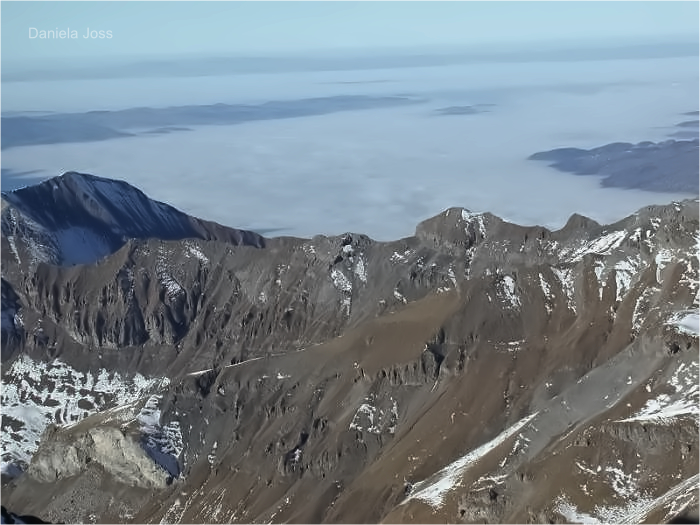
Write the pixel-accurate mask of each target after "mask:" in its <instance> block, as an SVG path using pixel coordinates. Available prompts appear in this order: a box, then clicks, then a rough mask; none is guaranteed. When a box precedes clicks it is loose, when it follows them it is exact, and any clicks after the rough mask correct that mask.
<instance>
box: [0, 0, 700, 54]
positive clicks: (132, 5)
mask: <svg viewBox="0 0 700 525" xmlns="http://www.w3.org/2000/svg"><path fill="white" fill-rule="evenodd" d="M698 6H699V3H698V2H670V1H658V2H646V1H645V2H636V1H633V2H628V1H626V2H591V1H585V2H495V1H488V2H476V1H475V2H437V1H430V2H260V1H259V2H29V1H21V2H17V1H13V2H10V1H3V2H2V4H1V6H0V9H1V15H2V58H3V60H10V61H16V60H21V61H33V60H42V59H47V58H53V57H61V58H65V59H72V58H76V59H77V58H78V57H87V58H90V57H92V58H96V57H109V56H112V57H116V56H142V57H147V56H150V57H152V56H158V55H178V54H183V53H197V54H199V53H206V54H217V55H226V54H239V55H240V54H242V55H246V54H254V53H268V54H276V53H286V52H299V51H309V50H314V51H323V50H328V49H336V48H364V49H367V48H379V47H382V48H386V47H399V48H400V47H408V46H410V47H420V46H470V47H472V46H479V45H480V44H481V45H489V46H492V45H495V44H499V43H504V44H508V43H514V42H535V41H556V40H567V41H582V42H583V41H586V42H591V43H596V42H603V41H606V40H611V39H622V40H624V39H629V40H637V41H658V40H666V41H670V40H679V39H680V40H688V39H691V38H696V39H697V35H698V25H699V22H698V19H699V16H700V12H699V9H698ZM30 27H35V28H37V29H47V30H48V29H56V28H58V29H59V30H60V29H67V28H70V29H77V30H78V32H79V35H80V38H78V39H77V40H39V39H33V40H31V39H29V28H30ZM87 27H89V28H90V29H96V30H111V31H112V34H113V38H112V39H111V40H85V39H83V38H82V35H83V33H85V30H86V28H87Z"/></svg>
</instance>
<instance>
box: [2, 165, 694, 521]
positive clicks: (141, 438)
mask: <svg viewBox="0 0 700 525" xmlns="http://www.w3.org/2000/svg"><path fill="white" fill-rule="evenodd" d="M98 180H99V181H104V180H105V179H98ZM68 183H70V184H73V185H78V186H79V187H81V188H87V190H86V191H85V194H86V195H87V197H84V198H83V199H82V200H81V199H77V200H76V198H75V196H74V192H73V193H71V190H70V187H69V188H68V189H66V195H73V197H71V198H72V199H73V200H71V201H70V202H69V203H68V204H65V203H66V201H67V199H68V197H67V196H66V197H60V196H57V197H56V198H55V201H54V207H55V208H57V209H61V206H63V205H64V204H65V206H66V208H65V209H69V210H72V212H71V214H70V216H69V217H67V218H65V220H64V219H61V221H63V222H60V221H59V220H58V219H56V218H55V217H53V216H51V214H50V213H49V212H47V211H46V210H44V211H43V212H42V213H38V212H37V211H35V208H36V202H39V201H40V199H41V198H44V197H41V196H37V195H38V194H35V193H34V192H35V189H36V188H37V187H32V188H27V189H24V190H18V191H17V192H12V193H11V194H7V195H5V196H4V200H3V210H2V226H3V228H2V345H3V348H2V350H3V351H2V365H3V371H2V381H3V391H2V408H3V415H2V430H3V438H2V462H3V486H2V496H3V505H4V506H5V507H7V508H8V509H10V510H12V511H13V512H14V513H17V514H31V515H35V516H37V517H39V518H41V519H44V520H47V521H54V522H55V521H62V522H76V521H82V522H107V523H109V522H111V523H114V522H134V523H156V522H160V523H178V522H183V523H219V522H244V523H250V522H265V523H268V522H273V523H277V522H306V523H315V522H355V523H359V522H386V523H393V522H420V523H444V522H464V523H470V522H471V523H473V522H488V523H502V522H519V523H542V522H549V523H551V522H557V523H558V522H562V523H563V522H575V523H576V522H578V523H595V522H603V523H608V522H620V523H622V522H630V523H631V522H635V523H640V522H648V523H654V522H661V521H668V520H670V519H672V518H674V517H678V516H691V517H693V516H697V507H698V492H697V491H698V486H699V469H698V460H699V459H700V458H699V456H698V445H699V443H698V413H699V410H698V401H699V388H698V327H697V323H698V314H697V308H698V242H699V240H700V237H699V236H698V201H695V200H688V201H684V202H681V203H673V204H671V205H668V206H653V207H647V208H644V209H641V210H639V212H638V213H636V214H634V215H632V216H630V217H627V218H625V219H623V220H621V221H620V222H618V223H615V224H611V225H599V224H597V223H595V222H594V221H591V220H589V219H587V218H585V217H581V216H577V215H574V216H572V217H571V219H570V220H569V221H568V223H567V224H566V225H565V226H564V227H563V228H562V229H560V230H557V231H549V230H547V229H545V228H542V227H523V226H518V225H515V224H510V223H508V222H505V221H503V220H501V219H499V218H498V217H495V216H493V215H490V214H488V213H485V214H472V213H470V212H468V211H467V210H464V209H462V208H451V209H449V210H446V211H444V212H443V213H441V214H440V215H438V216H436V217H434V218H432V219H429V220H427V221H424V222H422V223H421V224H419V225H418V226H417V228H416V233H415V235H414V236H412V237H409V238H405V239H400V240H397V241H394V242H375V241H373V240H372V239H370V238H368V237H367V236H364V235H361V234H356V233H349V234H346V235H343V236H339V237H323V236H318V237H314V238H312V239H296V238H284V237H282V238H270V239H263V238H262V237H259V236H257V235H255V234H252V233H250V232H241V231H239V230H232V229H231V230H229V229H227V228H225V227H223V226H219V225H213V224H211V223H207V226H206V228H208V229H205V227H204V226H201V227H199V230H198V233H193V232H192V231H190V230H188V229H186V228H180V229H176V228H170V230H168V231H169V232H170V235H169V236H168V237H167V238H163V236H162V235H159V232H162V228H163V224H172V223H173V219H172V217H174V216H176V215H172V214H179V212H177V211H176V210H172V209H170V210H167V212H162V211H159V213H158V214H155V213H147V212H144V211H143V210H153V209H158V210H162V208H161V207H160V206H164V205H160V204H159V203H153V201H150V200H146V201H142V200H138V202H137V204H134V202H135V201H134V200H133V197H132V196H133V195H134V191H137V190H134V189H133V188H131V187H127V186H128V185H125V184H124V183H119V184H118V185H117V186H116V188H115V187H114V186H111V188H112V189H111V192H112V193H109V192H107V193H105V192H104V191H103V190H99V191H100V192H101V193H100V195H102V196H103V197H104V198H100V197H99V196H95V195H96V194H95V193H94V192H97V191H98V190H96V189H95V188H96V187H97V186H96V185H95V184H94V179H93V178H90V176H85V175H79V174H69V176H67V177H66V176H64V178H62V179H54V180H52V181H47V182H46V183H43V184H44V185H46V186H43V187H41V191H43V192H45V191H48V189H50V188H51V186H49V185H51V184H55V185H57V187H58V188H59V190H52V191H61V188H63V187H64V185H66V184H68ZM101 187H102V186H100V188H101ZM20 192H24V194H22V193H20ZM115 192H116V193H118V194H119V195H120V196H122V197H120V198H119V199H115V198H114V194H115ZM139 193H140V192H139ZM42 195H43V194H42ZM125 195H126V197H124V196H125ZM141 195H142V194H141ZM108 198H109V199H111V201H110V202H113V203H121V204H119V205H118V206H117V209H116V210H115V209H113V208H114V206H113V207H112V208H109V209H108V212H109V213H108V215H109V216H110V218H109V219H104V217H105V214H106V213H107V212H105V208H106V207H107V205H106V204H105V202H106V201H107V199H108ZM62 203H63V204H62ZM95 203H96V204H95ZM125 208H126V209H128V210H130V211H129V212H128V214H125V213H122V211H123V210H124V209H125ZM136 209H138V210H140V211H139V212H138V214H137V215H136V216H137V217H139V221H138V222H139V226H140V227H139V231H138V232H134V231H130V230H129V229H128V228H127V227H125V226H123V225H119V224H120V223H121V222H124V221H125V220H126V219H125V217H126V216H127V215H129V214H130V215H134V214H135V213H136V212H135V210H136ZM76 210H77V211H76ZM120 210H122V211H120ZM163 213H164V214H165V216H164V217H163ZM154 215H158V217H159V219H158V220H155V219H154V218H153V217H154ZM95 217H98V218H101V219H100V220H99V221H98V220H96V219H95ZM177 217H180V215H177ZM185 217H186V216H185ZM178 220H180V219H178ZM184 220H185V221H186V223H187V224H198V225H201V224H204V221H200V222H196V221H198V219H192V218H187V219H184ZM57 224H59V225H60V227H59V226H57ZM178 224H183V223H181V222H178ZM67 229H70V231H71V232H75V231H78V232H81V233H80V235H82V236H83V237H81V238H87V237H85V235H86V234H85V233H84V232H86V231H89V232H90V233H89V235H90V237H89V239H88V241H86V244H90V245H91V246H92V245H94V243H93V240H94V238H97V237H101V238H105V239H107V238H108V239H109V242H104V243H103V244H101V245H100V246H103V249H101V250H100V251H94V250H92V251H90V250H84V249H83V250H82V251H80V254H81V257H80V258H79V259H80V261H79V262H80V264H75V263H76V262H78V261H76V260H75V259H76V258H75V257H66V256H65V255H62V256H60V257H58V256H56V255H55V254H56V253H62V254H64V252H68V253H69V254H72V253H75V252H76V243H75V242H73V243H72V244H70V245H69V247H68V248H66V242H65V236H63V237H61V236H57V235H56V234H55V232H56V231H57V230H61V231H66V230H67ZM36 232H41V235H37V234H36ZM115 232H116V233H115ZM203 232H204V233H203ZM71 238H75V236H73V237H71ZM44 246H53V247H54V248H52V249H51V250H46V249H42V247H44ZM56 247H57V248H56Z"/></svg>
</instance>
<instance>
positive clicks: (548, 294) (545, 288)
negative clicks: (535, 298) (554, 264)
mask: <svg viewBox="0 0 700 525" xmlns="http://www.w3.org/2000/svg"><path fill="white" fill-rule="evenodd" d="M539 276H540V287H541V288H542V293H543V294H544V299H545V300H544V308H545V310H547V313H548V314H551V313H552V299H553V298H554V296H553V295H552V289H551V288H550V287H549V283H548V282H547V280H546V279H545V278H544V275H542V274H541V273H540V274H539Z"/></svg>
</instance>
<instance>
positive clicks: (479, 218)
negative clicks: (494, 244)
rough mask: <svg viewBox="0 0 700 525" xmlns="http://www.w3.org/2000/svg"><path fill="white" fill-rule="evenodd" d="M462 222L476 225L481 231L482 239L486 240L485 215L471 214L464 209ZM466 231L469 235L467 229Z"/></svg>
mask: <svg viewBox="0 0 700 525" xmlns="http://www.w3.org/2000/svg"><path fill="white" fill-rule="evenodd" d="M462 220H463V221H464V222H466V223H468V224H476V228H477V230H478V231H479V235H481V238H482V239H484V238H486V227H485V225H484V215H483V213H471V212H469V211H467V210H465V209H462ZM464 231H465V233H466V234H467V235H469V231H468V230H467V229H466V228H465V230H464Z"/></svg>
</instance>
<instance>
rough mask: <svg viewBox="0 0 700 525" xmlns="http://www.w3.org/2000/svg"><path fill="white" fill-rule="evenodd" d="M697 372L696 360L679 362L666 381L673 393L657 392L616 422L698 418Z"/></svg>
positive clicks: (656, 421)
mask: <svg viewBox="0 0 700 525" xmlns="http://www.w3.org/2000/svg"><path fill="white" fill-rule="evenodd" d="M699 372H700V369H699V368H698V362H697V361H691V362H690V363H681V364H680V365H679V366H678V368H677V369H676V370H675V371H674V373H673V375H672V376H671V378H670V379H669V382H668V384H669V385H670V386H672V387H673V388H674V389H675V392H674V393H673V394H659V395H658V396H657V397H655V398H654V399H650V400H648V401H647V402H646V404H645V405H644V407H642V409H641V410H640V411H639V412H638V413H637V414H635V415H633V416H631V417H628V418H626V419H620V420H618V422H620V423H627V422H631V421H648V422H651V423H657V424H667V423H670V422H671V421H672V420H673V419H674V418H678V417H681V416H690V417H694V418H695V419H696V420H698V419H700V386H699V385H698V379H699Z"/></svg>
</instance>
